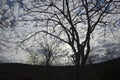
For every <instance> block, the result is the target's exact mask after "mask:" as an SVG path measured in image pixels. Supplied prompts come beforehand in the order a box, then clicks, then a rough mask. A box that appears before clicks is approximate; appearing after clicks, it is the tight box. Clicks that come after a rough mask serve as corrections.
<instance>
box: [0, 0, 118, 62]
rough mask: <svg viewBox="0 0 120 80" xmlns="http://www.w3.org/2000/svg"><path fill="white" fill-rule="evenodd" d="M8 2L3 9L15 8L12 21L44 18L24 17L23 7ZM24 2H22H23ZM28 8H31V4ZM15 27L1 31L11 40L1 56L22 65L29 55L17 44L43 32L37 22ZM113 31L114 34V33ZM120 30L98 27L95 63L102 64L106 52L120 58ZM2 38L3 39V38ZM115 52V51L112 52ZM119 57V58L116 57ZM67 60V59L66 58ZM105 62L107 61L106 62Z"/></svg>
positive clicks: (20, 23) (28, 44) (94, 38)
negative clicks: (97, 56) (36, 32)
mask: <svg viewBox="0 0 120 80" xmlns="http://www.w3.org/2000/svg"><path fill="white" fill-rule="evenodd" d="M6 1H8V3H7V5H5V6H4V7H3V9H12V8H11V7H10V6H12V7H14V8H13V9H12V10H14V13H13V14H14V16H12V17H10V20H12V19H16V20H22V19H23V18H24V19H31V18H33V17H36V16H37V17H42V16H41V15H38V14H30V15H22V14H23V13H24V10H23V9H21V7H23V6H21V5H18V4H17V3H16V4H13V2H14V0H6ZM21 1H22V0H21ZM24 3H30V1H29V0H26V1H24ZM28 6H31V5H30V4H29V5H28ZM108 18H109V19H108V20H115V19H116V18H117V19H120V14H118V15H113V16H112V17H109V15H108ZM13 25H15V27H12V28H11V27H8V28H3V29H0V31H1V32H0V33H1V35H2V36H3V37H4V38H6V39H7V40H8V39H9V42H8V43H5V44H7V45H8V46H9V47H8V48H5V50H3V51H2V52H1V54H0V56H1V57H3V58H2V59H6V61H4V62H20V63H26V62H27V60H28V56H29V53H28V52H26V51H24V50H22V49H20V48H18V46H17V44H18V43H17V44H16V43H15V42H19V41H22V40H24V39H25V38H26V37H29V36H30V35H31V34H33V33H34V32H35V31H39V30H41V27H37V26H39V25H35V22H33V21H32V22H31V21H29V22H25V23H23V22H22V21H19V22H16V23H13V24H11V26H13ZM78 26H83V25H82V24H79V25H78ZM105 30H106V34H104V31H105ZM112 31H113V32H112ZM119 34H120V29H117V28H112V30H110V28H109V26H107V27H106V28H103V27H101V26H98V27H97V28H96V29H95V31H94V32H93V36H91V38H92V39H91V46H92V48H91V49H92V52H93V53H94V54H100V57H99V59H98V60H97V59H96V60H95V62H96V63H97V62H101V61H103V60H104V59H101V58H104V57H103V56H104V55H106V54H105V53H106V51H107V50H108V51H110V50H111V52H113V54H115V55H114V56H115V58H116V57H118V56H120V52H119V51H120V48H119V47H120V35H119ZM3 37H2V38H3ZM32 40H33V39H31V40H28V41H26V43H24V45H26V46H25V47H30V45H31V44H32ZM10 42H12V43H10ZM65 47H66V48H67V49H70V48H69V46H67V45H65ZM112 50H113V51H112ZM116 55H117V56H116ZM64 59H65V58H64ZM104 61H105V60H104Z"/></svg>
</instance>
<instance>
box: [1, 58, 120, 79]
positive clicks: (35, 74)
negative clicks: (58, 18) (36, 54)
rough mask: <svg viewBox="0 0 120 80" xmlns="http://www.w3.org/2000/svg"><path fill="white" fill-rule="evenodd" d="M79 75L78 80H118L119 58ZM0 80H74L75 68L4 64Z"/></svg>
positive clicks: (119, 71)
mask: <svg viewBox="0 0 120 80" xmlns="http://www.w3.org/2000/svg"><path fill="white" fill-rule="evenodd" d="M79 73H80V74H79V76H80V80H120V58H118V59H114V60H111V61H107V62H103V63H99V64H93V65H87V66H84V68H83V69H82V72H81V70H79ZM0 80H75V68H74V67H73V66H61V67H60V66H59V67H58V66H51V67H44V66H32V65H26V64H17V63H12V64H10V63H9V64H8V63H6V64H5V63H4V64H0Z"/></svg>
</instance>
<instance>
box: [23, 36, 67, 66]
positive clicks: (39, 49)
mask: <svg viewBox="0 0 120 80" xmlns="http://www.w3.org/2000/svg"><path fill="white" fill-rule="evenodd" d="M33 42H35V43H34V44H33V43H31V46H32V48H30V47H28V48H26V49H24V50H26V51H27V52H29V53H30V63H32V64H42V65H45V66H50V65H52V64H55V63H56V60H57V59H59V58H61V57H65V56H67V50H65V49H64V46H61V45H63V44H62V43H60V42H59V41H58V40H57V39H55V38H53V37H50V36H49V35H47V34H46V35H41V36H39V37H37V38H35V39H34V40H33ZM22 49H23V48H22Z"/></svg>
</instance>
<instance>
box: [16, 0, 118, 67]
mask: <svg viewBox="0 0 120 80" xmlns="http://www.w3.org/2000/svg"><path fill="white" fill-rule="evenodd" d="M18 2H19V3H20V4H21V5H23V6H24V9H25V12H26V14H27V15H29V14H39V16H36V17H34V18H32V19H27V18H26V19H22V20H19V21H37V23H36V25H37V24H38V23H39V25H40V26H45V27H48V29H47V30H40V31H37V32H35V33H34V34H33V35H31V36H30V37H28V38H26V39H25V40H28V39H29V38H31V37H33V36H34V35H36V34H38V33H40V32H43V33H46V34H49V35H51V36H53V37H55V38H57V39H59V40H61V41H62V42H64V43H66V44H68V45H69V46H70V47H71V49H72V51H73V53H74V55H75V65H76V66H78V67H79V66H82V65H85V64H86V61H87V59H88V56H89V53H90V50H91V45H90V42H91V35H92V34H93V31H94V30H95V28H96V27H98V26H105V27H106V26H108V24H109V23H111V21H109V20H108V16H109V18H110V17H111V18H112V15H113V14H119V11H118V10H119V8H118V6H119V1H118V0H59V1H58V0H57V1H56V0H44V1H43V0H41V1H39V0H38V1H37V0H33V1H32V2H31V3H30V5H31V6H27V5H26V4H25V2H22V3H21V2H20V1H18ZM115 21H117V20H114V21H113V22H112V25H113V26H114V25H115ZM51 30H52V31H51ZM25 40H24V41H25ZM24 41H23V42H24Z"/></svg>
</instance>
